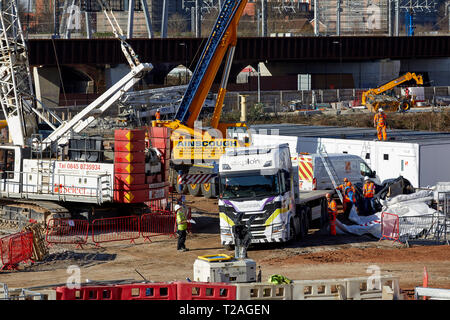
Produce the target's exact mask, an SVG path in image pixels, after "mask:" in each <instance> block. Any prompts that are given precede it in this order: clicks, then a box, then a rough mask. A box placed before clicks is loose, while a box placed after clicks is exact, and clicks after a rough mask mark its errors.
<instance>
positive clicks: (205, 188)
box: [202, 183, 213, 199]
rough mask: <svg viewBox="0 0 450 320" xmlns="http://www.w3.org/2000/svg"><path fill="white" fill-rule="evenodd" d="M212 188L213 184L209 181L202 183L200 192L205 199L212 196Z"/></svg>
mask: <svg viewBox="0 0 450 320" xmlns="http://www.w3.org/2000/svg"><path fill="white" fill-rule="evenodd" d="M212 189H213V186H212V184H211V183H202V194H203V196H204V197H205V198H207V199H211V198H213V192H212Z"/></svg>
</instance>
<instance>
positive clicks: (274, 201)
mask: <svg viewBox="0 0 450 320" xmlns="http://www.w3.org/2000/svg"><path fill="white" fill-rule="evenodd" d="M327 157H328V163H330V164H331V165H333V166H335V167H336V168H335V169H336V170H335V171H334V172H335V173H336V174H337V176H338V177H339V178H342V179H343V178H344V177H345V175H344V174H345V169H346V168H353V169H354V170H353V171H354V172H353V174H351V175H349V179H350V180H351V181H354V182H359V181H361V180H362V179H363V178H364V176H365V175H369V176H372V177H376V175H375V172H373V171H372V170H371V169H370V168H369V166H367V164H365V162H364V161H363V160H362V159H361V158H359V157H356V156H351V155H327ZM345 157H346V158H345ZM303 158H309V159H311V160H312V163H314V164H315V165H314V166H312V167H311V170H312V171H311V177H312V179H314V176H315V175H316V178H319V181H320V183H319V185H320V187H321V189H320V190H317V189H316V188H314V187H313V185H312V184H310V185H309V186H310V187H309V188H308V186H307V184H306V181H304V180H302V176H301V175H300V173H299V172H300V168H301V166H302V165H301V161H302V160H303ZM358 158H359V159H358ZM321 160H322V159H321V158H319V156H318V155H302V154H299V155H295V156H294V157H291V154H290V151H289V145H288V144H287V143H286V144H280V145H268V146H252V147H248V148H247V147H244V148H235V149H226V150H225V153H224V155H223V156H222V157H221V158H220V160H219V179H218V180H219V200H218V202H219V220H220V236H221V243H222V245H224V246H225V247H227V248H231V247H232V246H233V245H234V239H233V234H232V227H233V225H234V224H235V222H236V220H235V219H236V217H237V216H239V215H240V214H241V213H243V215H244V217H243V218H242V220H243V221H245V220H247V219H249V218H250V217H251V216H254V215H256V218H255V219H254V220H253V222H252V224H251V227H250V231H251V234H252V240H251V243H270V242H287V241H289V240H292V239H300V238H302V237H303V236H304V235H306V234H307V232H308V229H309V226H310V223H311V222H313V221H315V220H318V219H320V226H323V225H324V224H325V223H326V222H327V220H328V214H327V203H326V198H325V195H326V194H327V193H328V192H330V190H331V189H333V188H334V186H333V184H332V182H331V178H330V177H329V176H328V181H326V180H327V179H325V177H324V171H325V170H322V169H323V168H324V167H323V163H322V164H319V163H318V162H317V161H321ZM297 161H298V163H299V164H300V166H299V165H297V163H296V162H297ZM341 162H343V165H341V164H342V163H341ZM345 162H348V163H350V165H347V167H346V165H345ZM361 164H364V169H365V171H361V170H360V169H361V168H362V165H361ZM341 166H342V169H341ZM355 168H357V169H358V170H356V169H355ZM375 181H376V180H375ZM336 182H338V181H336ZM339 182H342V181H339Z"/></svg>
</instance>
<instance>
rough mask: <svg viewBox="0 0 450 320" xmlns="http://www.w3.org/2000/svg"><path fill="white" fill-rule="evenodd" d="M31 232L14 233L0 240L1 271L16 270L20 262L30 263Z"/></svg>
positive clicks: (31, 251)
mask: <svg viewBox="0 0 450 320" xmlns="http://www.w3.org/2000/svg"><path fill="white" fill-rule="evenodd" d="M32 254H33V232H31V231H29V232H20V233H15V234H12V235H9V236H6V237H3V238H1V239H0V256H1V260H2V264H3V267H2V270H3V269H17V265H18V264H19V263H20V262H27V261H32V260H31V256H32Z"/></svg>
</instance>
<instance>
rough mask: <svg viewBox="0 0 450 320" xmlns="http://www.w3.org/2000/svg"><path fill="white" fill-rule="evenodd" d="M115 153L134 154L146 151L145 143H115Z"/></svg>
mask: <svg viewBox="0 0 450 320" xmlns="http://www.w3.org/2000/svg"><path fill="white" fill-rule="evenodd" d="M114 151H120V152H132V151H141V152H143V151H145V141H144V140H142V141H122V140H120V141H115V142H114Z"/></svg>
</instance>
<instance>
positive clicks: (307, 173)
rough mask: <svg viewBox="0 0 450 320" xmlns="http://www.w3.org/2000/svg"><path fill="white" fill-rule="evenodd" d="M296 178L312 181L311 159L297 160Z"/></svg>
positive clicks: (302, 158) (301, 158)
mask: <svg viewBox="0 0 450 320" xmlns="http://www.w3.org/2000/svg"><path fill="white" fill-rule="evenodd" d="M298 160H299V161H298V176H299V178H300V180H305V181H312V180H313V174H312V173H313V166H312V159H311V158H304V157H299V158H298Z"/></svg>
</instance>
